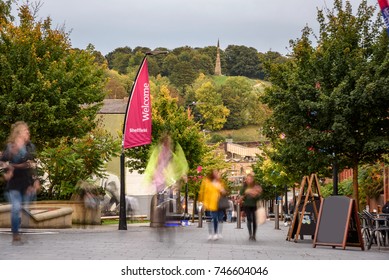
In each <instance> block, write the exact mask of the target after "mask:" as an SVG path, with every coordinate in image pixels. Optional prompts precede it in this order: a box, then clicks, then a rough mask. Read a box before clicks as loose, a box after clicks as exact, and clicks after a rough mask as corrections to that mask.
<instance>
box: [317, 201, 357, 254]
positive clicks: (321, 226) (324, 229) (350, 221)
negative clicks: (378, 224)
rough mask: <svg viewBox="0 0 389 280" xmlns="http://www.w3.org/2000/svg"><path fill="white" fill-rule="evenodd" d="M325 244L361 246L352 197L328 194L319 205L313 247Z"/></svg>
mask: <svg viewBox="0 0 389 280" xmlns="http://www.w3.org/2000/svg"><path fill="white" fill-rule="evenodd" d="M316 245H327V246H332V247H333V248H335V247H342V248H343V249H345V248H346V245H349V246H357V247H361V249H362V250H364V247H363V240H362V236H361V226H360V222H359V218H358V213H357V210H356V204H355V201H354V200H353V199H350V198H348V197H346V196H330V197H328V198H326V199H324V200H323V202H322V205H321V207H320V212H319V218H318V222H317V226H316V232H315V238H314V241H313V247H314V248H315V247H316Z"/></svg>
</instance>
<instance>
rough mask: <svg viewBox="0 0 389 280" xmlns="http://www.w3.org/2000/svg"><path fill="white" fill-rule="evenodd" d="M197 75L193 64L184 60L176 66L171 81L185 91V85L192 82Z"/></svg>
mask: <svg viewBox="0 0 389 280" xmlns="http://www.w3.org/2000/svg"><path fill="white" fill-rule="evenodd" d="M197 76H198V75H197V73H196V71H195V70H194V69H193V67H192V64H191V63H190V62H187V61H182V62H178V63H177V64H176V65H175V66H174V69H173V73H172V74H171V75H170V81H171V82H172V83H173V84H174V85H176V86H177V87H178V88H180V89H183V92H185V87H186V86H189V85H190V84H192V83H193V82H194V81H195V80H196V78H197Z"/></svg>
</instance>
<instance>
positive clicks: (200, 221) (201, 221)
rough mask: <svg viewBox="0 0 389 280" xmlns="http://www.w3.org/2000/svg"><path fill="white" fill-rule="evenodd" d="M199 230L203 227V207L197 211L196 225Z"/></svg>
mask: <svg viewBox="0 0 389 280" xmlns="http://www.w3.org/2000/svg"><path fill="white" fill-rule="evenodd" d="M198 227H199V228H202V227H203V206H201V207H200V211H199V225H198Z"/></svg>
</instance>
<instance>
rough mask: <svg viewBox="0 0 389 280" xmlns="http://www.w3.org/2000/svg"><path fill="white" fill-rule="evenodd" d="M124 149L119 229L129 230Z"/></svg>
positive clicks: (121, 168)
mask: <svg viewBox="0 0 389 280" xmlns="http://www.w3.org/2000/svg"><path fill="white" fill-rule="evenodd" d="M124 163H125V160H124V151H122V154H121V155H120V202H119V205H120V208H119V230H127V215H126V187H125V181H126V180H125V178H124V172H125V170H124Z"/></svg>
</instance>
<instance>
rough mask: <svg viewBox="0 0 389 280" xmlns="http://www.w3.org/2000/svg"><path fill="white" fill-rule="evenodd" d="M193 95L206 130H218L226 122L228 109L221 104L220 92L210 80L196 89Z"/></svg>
mask: <svg viewBox="0 0 389 280" xmlns="http://www.w3.org/2000/svg"><path fill="white" fill-rule="evenodd" d="M195 97H196V100H197V105H196V106H197V109H198V111H199V113H200V114H201V115H202V118H203V120H204V128H205V129H207V130H211V131H214V130H219V129H221V128H222V127H223V125H224V123H225V122H226V118H227V116H228V115H229V113H230V111H229V110H228V109H227V108H226V107H225V106H224V105H223V100H222V96H221V94H220V93H219V92H218V91H217V89H216V87H215V85H214V84H213V83H212V82H206V83H205V84H203V85H202V86H201V87H200V88H199V89H198V90H196V93H195Z"/></svg>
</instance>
